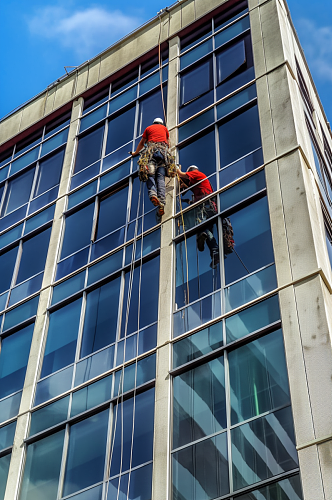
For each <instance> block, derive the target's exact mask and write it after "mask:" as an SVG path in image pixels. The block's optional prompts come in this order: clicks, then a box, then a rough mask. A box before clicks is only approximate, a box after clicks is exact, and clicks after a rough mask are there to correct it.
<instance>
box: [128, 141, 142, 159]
mask: <svg viewBox="0 0 332 500" xmlns="http://www.w3.org/2000/svg"><path fill="white" fill-rule="evenodd" d="M144 144H145V139H144V138H143V137H142V139H141V140H140V141H139V143H138V145H137V148H136V151H130V154H131V155H132V156H136V155H138V153H139V152H140V151H141V149H143V148H144Z"/></svg>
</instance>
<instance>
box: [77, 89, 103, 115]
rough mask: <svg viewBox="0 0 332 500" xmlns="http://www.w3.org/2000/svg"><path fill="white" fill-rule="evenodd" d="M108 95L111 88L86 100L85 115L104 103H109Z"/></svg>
mask: <svg viewBox="0 0 332 500" xmlns="http://www.w3.org/2000/svg"><path fill="white" fill-rule="evenodd" d="M108 95H109V86H108V87H107V89H103V90H101V91H100V92H98V93H97V94H94V95H93V96H92V97H88V98H87V99H84V107H83V114H86V113H88V112H89V111H91V110H92V109H93V108H96V107H97V106H99V104H102V103H103V102H105V101H107V99H108Z"/></svg>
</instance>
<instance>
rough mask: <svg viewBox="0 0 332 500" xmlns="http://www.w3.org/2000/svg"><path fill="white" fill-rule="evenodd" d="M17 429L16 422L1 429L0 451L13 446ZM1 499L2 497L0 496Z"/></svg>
mask: <svg viewBox="0 0 332 500" xmlns="http://www.w3.org/2000/svg"><path fill="white" fill-rule="evenodd" d="M15 429H16V421H15V422H12V423H11V424H8V425H6V426H5V427H1V428H0V450H4V449H5V448H8V447H9V446H12V444H13V442H14V435H15ZM0 498H1V495H0Z"/></svg>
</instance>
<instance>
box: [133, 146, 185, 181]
mask: <svg viewBox="0 0 332 500" xmlns="http://www.w3.org/2000/svg"><path fill="white" fill-rule="evenodd" d="M137 165H138V177H139V179H140V180H141V181H142V182H146V181H147V180H148V177H149V175H154V174H155V172H156V170H157V168H158V167H160V166H165V167H166V176H167V177H175V175H176V166H175V156H173V155H172V154H171V153H170V150H169V147H168V145H167V144H165V143H164V142H148V143H147V144H146V146H145V147H144V148H143V149H142V151H141V153H140V157H139V159H138V161H137Z"/></svg>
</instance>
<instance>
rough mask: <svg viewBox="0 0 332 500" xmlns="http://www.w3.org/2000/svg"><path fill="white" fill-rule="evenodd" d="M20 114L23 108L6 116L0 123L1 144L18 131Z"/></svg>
mask: <svg viewBox="0 0 332 500" xmlns="http://www.w3.org/2000/svg"><path fill="white" fill-rule="evenodd" d="M22 115H23V109H20V110H19V111H17V112H16V113H14V114H12V115H11V116H9V117H8V118H6V120H4V121H3V122H2V123H0V137H1V144H3V143H4V142H6V141H8V140H9V139H10V138H11V137H13V136H14V135H16V134H18V133H19V131H20V125H21V120H22Z"/></svg>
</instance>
